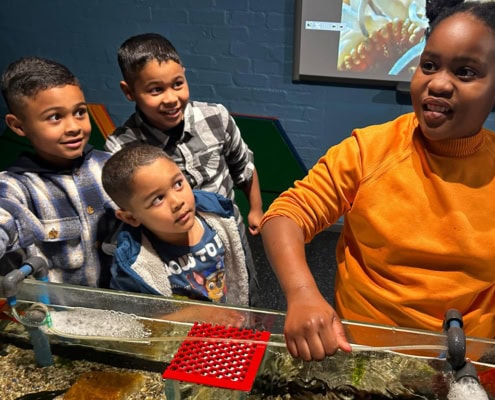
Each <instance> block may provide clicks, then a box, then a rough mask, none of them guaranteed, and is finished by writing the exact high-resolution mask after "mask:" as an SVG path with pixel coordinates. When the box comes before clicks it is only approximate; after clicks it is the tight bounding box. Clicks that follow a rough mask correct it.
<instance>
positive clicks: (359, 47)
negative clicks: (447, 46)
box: [293, 0, 428, 85]
mask: <svg viewBox="0 0 495 400" xmlns="http://www.w3.org/2000/svg"><path fill="white" fill-rule="evenodd" d="M295 17H296V18H295V41H294V68H293V79H294V80H295V81H305V80H311V81H343V82H351V83H370V84H373V83H374V84H388V85H394V84H398V83H408V82H409V81H410V79H411V76H412V74H413V72H414V69H415V68H416V65H417V64H418V61H419V56H420V54H421V52H422V50H423V47H424V42H425V40H424V33H425V29H426V28H427V26H428V21H427V19H426V17H425V0H296V13H295Z"/></svg>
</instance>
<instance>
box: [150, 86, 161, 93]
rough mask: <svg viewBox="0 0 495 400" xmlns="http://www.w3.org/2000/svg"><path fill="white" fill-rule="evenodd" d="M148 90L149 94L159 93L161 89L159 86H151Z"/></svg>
mask: <svg viewBox="0 0 495 400" xmlns="http://www.w3.org/2000/svg"><path fill="white" fill-rule="evenodd" d="M149 92H150V93H151V94H159V93H161V92H162V89H161V88H159V87H152V88H150V90H149Z"/></svg>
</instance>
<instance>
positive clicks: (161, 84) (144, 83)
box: [120, 60, 189, 131]
mask: <svg viewBox="0 0 495 400" xmlns="http://www.w3.org/2000/svg"><path fill="white" fill-rule="evenodd" d="M120 86H121V88H122V90H123V92H124V94H125V95H126V97H127V98H128V99H129V100H130V101H135V102H136V105H137V106H138V108H139V109H140V110H141V111H142V112H143V113H144V115H146V117H147V118H148V122H150V123H151V124H152V125H153V126H155V127H156V128H158V129H161V130H162V131H166V130H169V129H171V128H174V127H175V126H177V125H178V124H179V123H180V122H181V121H182V120H183V119H184V109H185V108H186V105H187V102H188V101H189V87H188V86H187V81H186V76H185V70H184V67H182V66H181V65H180V64H178V63H176V62H175V61H172V60H170V61H165V62H161V63H159V62H158V61H156V60H152V61H149V62H148V63H147V64H146V65H145V66H144V67H143V69H142V70H141V71H140V72H139V74H138V79H137V80H136V81H135V82H134V83H133V84H132V85H127V83H126V82H124V81H122V82H121V83H120Z"/></svg>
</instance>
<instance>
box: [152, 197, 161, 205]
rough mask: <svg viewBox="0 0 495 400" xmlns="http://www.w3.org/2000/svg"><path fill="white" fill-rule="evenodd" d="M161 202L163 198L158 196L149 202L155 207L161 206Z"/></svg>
mask: <svg viewBox="0 0 495 400" xmlns="http://www.w3.org/2000/svg"><path fill="white" fill-rule="evenodd" d="M162 202H163V196H162V195H159V196H156V197H155V198H154V199H153V201H152V202H151V205H152V206H157V205H159V204H161V203H162Z"/></svg>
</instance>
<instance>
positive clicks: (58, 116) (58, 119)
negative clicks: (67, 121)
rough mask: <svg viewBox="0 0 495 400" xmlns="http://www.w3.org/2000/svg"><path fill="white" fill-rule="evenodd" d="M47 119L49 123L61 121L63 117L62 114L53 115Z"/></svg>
mask: <svg viewBox="0 0 495 400" xmlns="http://www.w3.org/2000/svg"><path fill="white" fill-rule="evenodd" d="M47 119H48V120H49V121H60V120H61V119H62V115H61V114H52V115H49V116H48V118H47Z"/></svg>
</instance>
